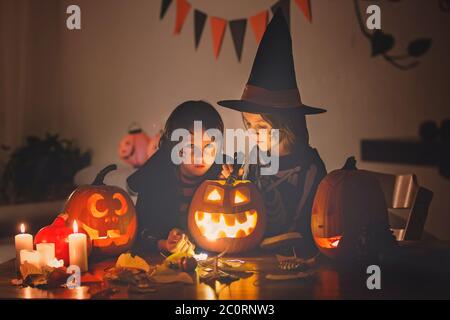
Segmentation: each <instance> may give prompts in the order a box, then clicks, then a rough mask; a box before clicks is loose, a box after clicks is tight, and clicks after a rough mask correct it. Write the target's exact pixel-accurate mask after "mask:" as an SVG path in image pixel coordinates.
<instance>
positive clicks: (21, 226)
mask: <svg viewBox="0 0 450 320" xmlns="http://www.w3.org/2000/svg"><path fill="white" fill-rule="evenodd" d="M20 233H25V225H24V224H23V223H22V224H21V225H20Z"/></svg>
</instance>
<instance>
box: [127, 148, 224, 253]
mask: <svg viewBox="0 0 450 320" xmlns="http://www.w3.org/2000/svg"><path fill="white" fill-rule="evenodd" d="M178 168H179V167H178V166H176V165H174V164H173V163H172V161H171V159H170V152H167V151H166V152H164V150H158V151H157V152H156V153H155V154H154V155H153V156H152V157H151V158H150V159H149V160H147V162H146V163H145V164H144V165H143V166H142V167H141V168H139V169H138V170H137V171H136V172H134V173H133V174H132V175H131V176H130V177H128V179H127V182H128V186H129V187H130V189H131V190H133V191H135V192H137V193H138V197H137V202H136V211H137V217H138V235H137V239H136V242H135V245H134V251H136V252H147V253H148V252H150V251H156V250H157V241H158V240H159V239H165V238H167V235H168V234H169V231H170V230H171V229H172V228H179V229H181V230H187V211H188V208H189V204H190V202H191V199H192V196H193V195H194V192H195V189H196V188H197V187H198V186H199V185H200V183H201V182H202V181H204V180H208V179H217V177H218V176H219V175H220V172H221V166H220V165H217V164H215V163H214V164H213V165H212V167H211V168H210V169H209V171H208V172H207V173H206V174H205V175H204V176H202V177H199V178H198V179H190V180H189V179H181V177H180V175H179V173H178V171H179V170H178Z"/></svg>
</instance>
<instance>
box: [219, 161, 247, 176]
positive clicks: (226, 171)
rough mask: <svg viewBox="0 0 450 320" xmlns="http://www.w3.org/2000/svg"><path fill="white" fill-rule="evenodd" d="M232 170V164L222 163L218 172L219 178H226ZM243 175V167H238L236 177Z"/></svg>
mask: <svg viewBox="0 0 450 320" xmlns="http://www.w3.org/2000/svg"><path fill="white" fill-rule="evenodd" d="M232 172H233V165H232V164H223V165H222V172H221V174H220V178H221V179H227V178H228V177H229V176H230V174H231V173H232ZM243 175H244V168H240V169H239V172H238V177H239V178H240V177H242V176H243Z"/></svg>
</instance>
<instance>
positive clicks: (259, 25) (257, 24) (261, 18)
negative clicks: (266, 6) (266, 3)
mask: <svg viewBox="0 0 450 320" xmlns="http://www.w3.org/2000/svg"><path fill="white" fill-rule="evenodd" d="M268 20H269V12H268V11H267V10H265V11H262V12H260V13H258V14H257V15H255V16H253V17H250V24H251V26H252V29H253V34H254V35H255V40H256V43H258V44H259V42H260V41H261V39H262V37H263V35H264V31H266V26H267V21H268Z"/></svg>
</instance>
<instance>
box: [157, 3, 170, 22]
mask: <svg viewBox="0 0 450 320" xmlns="http://www.w3.org/2000/svg"><path fill="white" fill-rule="evenodd" d="M171 4H172V0H162V3H161V11H160V12H159V20H161V19H162V18H164V16H165V15H166V13H167V9H169V7H170V5H171Z"/></svg>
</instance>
